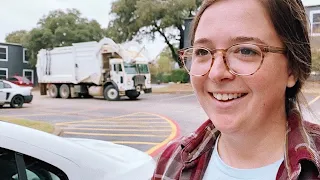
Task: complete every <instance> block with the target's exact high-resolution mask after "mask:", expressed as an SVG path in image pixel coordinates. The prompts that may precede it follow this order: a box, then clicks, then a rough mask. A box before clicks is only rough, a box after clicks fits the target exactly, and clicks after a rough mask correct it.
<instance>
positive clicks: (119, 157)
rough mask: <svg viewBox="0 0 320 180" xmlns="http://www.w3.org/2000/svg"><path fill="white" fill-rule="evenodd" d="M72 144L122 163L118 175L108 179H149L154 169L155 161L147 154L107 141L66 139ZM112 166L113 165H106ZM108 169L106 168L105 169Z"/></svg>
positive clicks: (111, 163)
mask: <svg viewBox="0 0 320 180" xmlns="http://www.w3.org/2000/svg"><path fill="white" fill-rule="evenodd" d="M66 139H68V140H70V141H72V142H74V143H77V144H79V145H82V146H85V147H86V148H88V149H91V150H94V151H96V152H99V153H101V154H103V155H104V156H107V157H108V158H107V159H108V160H109V161H110V160H114V162H122V163H124V164H126V166H125V167H123V169H121V171H119V174H117V175H115V174H113V175H115V176H114V177H108V179H119V178H120V179H132V178H133V179H139V180H144V179H146V180H147V179H151V177H152V174H153V172H154V169H155V160H154V159H153V158H152V157H151V156H149V155H148V154H147V153H145V152H142V151H139V150H137V149H134V148H131V147H128V146H124V145H118V144H114V143H111V142H107V141H101V140H94V139H84V138H66ZM107 164H108V165H110V166H112V165H113V164H114V163H113V162H110V163H107ZM105 168H106V169H109V168H108V167H105Z"/></svg>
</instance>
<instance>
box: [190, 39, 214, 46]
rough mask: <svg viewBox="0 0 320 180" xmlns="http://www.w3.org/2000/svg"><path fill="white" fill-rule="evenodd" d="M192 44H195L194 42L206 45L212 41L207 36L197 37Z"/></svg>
mask: <svg viewBox="0 0 320 180" xmlns="http://www.w3.org/2000/svg"><path fill="white" fill-rule="evenodd" d="M193 44H194V45H196V44H208V45H211V44H212V41H211V40H210V39H208V38H199V39H197V40H195V41H194V43H193Z"/></svg>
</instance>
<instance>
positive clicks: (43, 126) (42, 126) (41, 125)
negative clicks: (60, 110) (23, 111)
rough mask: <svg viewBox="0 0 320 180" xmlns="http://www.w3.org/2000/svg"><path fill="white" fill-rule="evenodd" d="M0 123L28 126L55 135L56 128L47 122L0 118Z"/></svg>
mask: <svg viewBox="0 0 320 180" xmlns="http://www.w3.org/2000/svg"><path fill="white" fill-rule="evenodd" d="M0 121H5V122H10V123H13V124H17V125H21V126H26V127H29V128H33V129H37V130H40V131H44V132H47V133H53V131H54V126H53V125H52V124H50V123H46V122H39V121H32V120H26V119H20V118H13V117H7V116H6V117H1V116H0Z"/></svg>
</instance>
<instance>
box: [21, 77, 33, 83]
mask: <svg viewBox="0 0 320 180" xmlns="http://www.w3.org/2000/svg"><path fill="white" fill-rule="evenodd" d="M21 80H22V82H24V83H31V81H30V80H29V79H28V78H26V77H21Z"/></svg>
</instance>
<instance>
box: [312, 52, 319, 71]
mask: <svg viewBox="0 0 320 180" xmlns="http://www.w3.org/2000/svg"><path fill="white" fill-rule="evenodd" d="M312 71H320V50H312Z"/></svg>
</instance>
